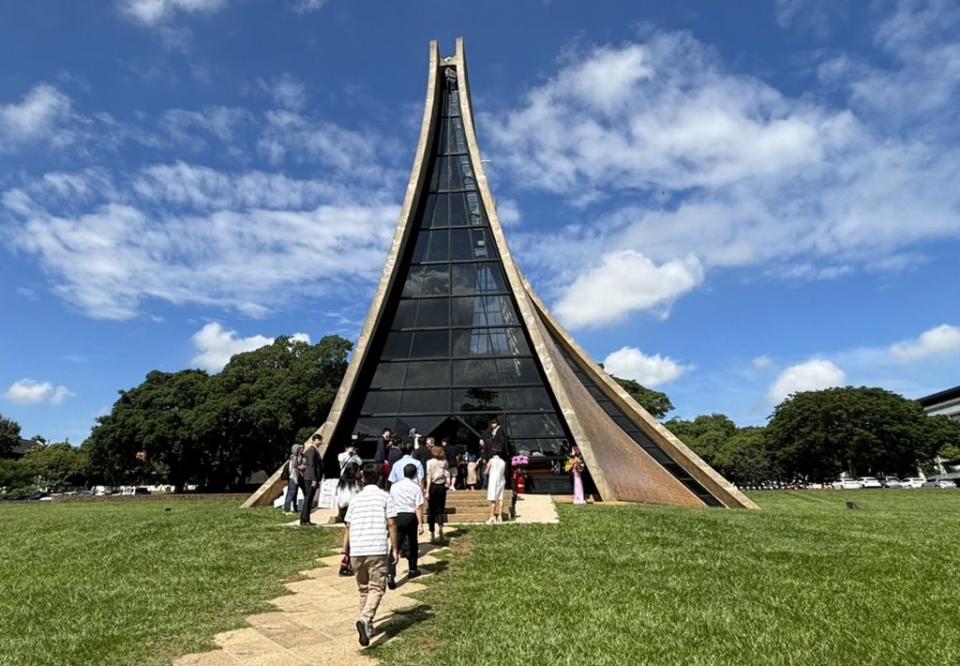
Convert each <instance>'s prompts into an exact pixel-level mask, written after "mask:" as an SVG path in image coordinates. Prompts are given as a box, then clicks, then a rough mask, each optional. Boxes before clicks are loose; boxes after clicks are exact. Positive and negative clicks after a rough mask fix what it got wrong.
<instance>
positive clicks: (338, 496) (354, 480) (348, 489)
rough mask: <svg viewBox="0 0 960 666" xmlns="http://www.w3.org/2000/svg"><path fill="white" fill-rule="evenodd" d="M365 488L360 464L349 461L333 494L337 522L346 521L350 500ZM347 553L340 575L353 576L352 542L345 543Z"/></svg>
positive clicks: (342, 560) (341, 563)
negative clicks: (361, 477)
mask: <svg viewBox="0 0 960 666" xmlns="http://www.w3.org/2000/svg"><path fill="white" fill-rule="evenodd" d="M362 488H363V486H362V484H361V483H360V466H359V465H357V464H356V463H347V466H346V467H345V468H344V470H343V474H341V475H340V480H339V481H337V491H336V493H335V494H334V496H333V503H334V504H335V505H336V507H337V522H338V523H342V522H345V520H346V516H347V510H348V509H349V508H350V502H351V500H353V498H354V497H356V496H357V495H358V494H359V493H360V491H361V489H362ZM344 551H345V554H344V556H343V558H342V559H341V560H340V572H339V573H340V575H341V576H352V575H353V569H352V568H351V567H350V544H349V543H346V544H345V545H344Z"/></svg>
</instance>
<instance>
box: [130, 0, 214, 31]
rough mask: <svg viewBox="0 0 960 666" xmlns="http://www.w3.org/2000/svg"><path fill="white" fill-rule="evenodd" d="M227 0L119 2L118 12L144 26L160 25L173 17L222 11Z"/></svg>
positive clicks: (132, 0) (137, 0)
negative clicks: (181, 14) (180, 14)
mask: <svg viewBox="0 0 960 666" xmlns="http://www.w3.org/2000/svg"><path fill="white" fill-rule="evenodd" d="M226 5H227V0H120V2H119V6H120V10H121V11H122V12H123V13H124V14H125V15H126V16H127V17H129V18H130V19H131V20H133V21H135V22H137V23H140V24H142V25H146V26H157V25H161V24H163V23H165V22H167V21H168V20H170V19H171V18H172V17H173V16H174V15H176V14H179V13H183V14H196V13H201V14H213V13H216V12H218V11H219V10H221V9H223V8H224V7H225V6H226Z"/></svg>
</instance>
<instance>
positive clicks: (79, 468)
mask: <svg viewBox="0 0 960 666" xmlns="http://www.w3.org/2000/svg"><path fill="white" fill-rule="evenodd" d="M21 462H22V464H23V467H24V468H25V469H26V470H28V471H29V473H30V474H31V475H33V476H34V477H39V479H40V481H39V485H40V486H41V487H46V488H48V489H49V490H51V491H57V490H61V489H62V488H64V487H65V486H68V485H81V484H83V483H84V482H85V481H86V479H87V469H88V460H87V455H86V453H85V452H83V451H81V450H80V449H78V448H76V447H74V446H71V445H70V444H69V443H67V442H61V443H59V444H49V445H47V446H37V447H34V448H32V449H30V450H29V451H27V453H26V454H25V455H24V456H23V460H22V461H21Z"/></svg>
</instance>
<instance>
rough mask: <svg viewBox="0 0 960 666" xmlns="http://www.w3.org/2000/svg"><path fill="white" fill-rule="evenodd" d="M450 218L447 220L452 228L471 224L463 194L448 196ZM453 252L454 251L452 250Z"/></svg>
mask: <svg viewBox="0 0 960 666" xmlns="http://www.w3.org/2000/svg"><path fill="white" fill-rule="evenodd" d="M445 196H446V197H447V199H448V210H449V213H450V217H449V218H448V219H447V220H446V222H447V224H449V225H450V226H451V227H465V226H467V225H468V224H469V223H470V222H469V218H468V217H467V208H466V205H465V204H464V197H463V194H461V193H459V192H458V193H455V194H447V195H445ZM451 252H452V250H451Z"/></svg>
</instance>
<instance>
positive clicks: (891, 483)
mask: <svg viewBox="0 0 960 666" xmlns="http://www.w3.org/2000/svg"><path fill="white" fill-rule="evenodd" d="M881 483H882V484H883V487H884V488H899V487H900V485H901V484H900V479H895V478H893V477H892V476H891V477H887V478H886V479H884V480H883V481H882V482H881Z"/></svg>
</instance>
